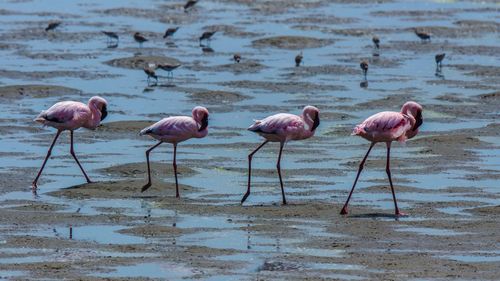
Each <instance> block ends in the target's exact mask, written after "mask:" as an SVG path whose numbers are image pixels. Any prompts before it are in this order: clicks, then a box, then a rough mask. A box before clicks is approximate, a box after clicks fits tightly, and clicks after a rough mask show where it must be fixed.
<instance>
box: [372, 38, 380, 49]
mask: <svg viewBox="0 0 500 281" xmlns="http://www.w3.org/2000/svg"><path fill="white" fill-rule="evenodd" d="M372 42H373V44H374V45H375V48H376V49H379V48H380V39H379V38H378V36H376V35H375V36H373V37H372Z"/></svg>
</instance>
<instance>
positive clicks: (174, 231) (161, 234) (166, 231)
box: [118, 225, 184, 238]
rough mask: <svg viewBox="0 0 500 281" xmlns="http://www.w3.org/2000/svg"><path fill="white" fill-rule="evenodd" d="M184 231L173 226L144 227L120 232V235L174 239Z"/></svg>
mask: <svg viewBox="0 0 500 281" xmlns="http://www.w3.org/2000/svg"><path fill="white" fill-rule="evenodd" d="M183 232H184V231H183V230H182V229H180V228H177V227H173V226H161V225H143V226H137V227H132V228H126V229H122V230H119V231H118V233H122V234H131V235H135V236H140V237H149V238H153V237H156V238H172V236H179V235H181V234H183Z"/></svg>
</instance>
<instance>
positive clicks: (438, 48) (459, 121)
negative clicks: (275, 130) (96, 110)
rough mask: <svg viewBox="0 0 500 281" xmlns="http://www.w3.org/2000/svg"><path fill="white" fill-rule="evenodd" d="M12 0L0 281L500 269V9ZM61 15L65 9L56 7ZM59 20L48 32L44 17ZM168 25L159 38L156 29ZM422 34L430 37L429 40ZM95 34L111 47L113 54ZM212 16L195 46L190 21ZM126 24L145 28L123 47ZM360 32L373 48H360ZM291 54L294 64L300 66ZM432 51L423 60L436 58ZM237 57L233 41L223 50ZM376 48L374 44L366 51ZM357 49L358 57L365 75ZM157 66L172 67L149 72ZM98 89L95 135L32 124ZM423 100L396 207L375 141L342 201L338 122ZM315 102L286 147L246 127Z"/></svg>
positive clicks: (3, 77) (128, 33)
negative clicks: (200, 110)
mask: <svg viewBox="0 0 500 281" xmlns="http://www.w3.org/2000/svg"><path fill="white" fill-rule="evenodd" d="M426 4H427V5H425V6H422V5H421V3H412V2H408V1H401V2H400V1H377V4H373V3H367V2H366V1H356V0H354V1H353V0H340V1H313V2H311V1H301V0H299V1H293V3H290V1H250V0H239V1H218V2H210V1H208V2H205V1H200V2H199V3H198V4H197V5H196V6H195V7H194V8H193V9H192V10H190V11H189V12H187V13H185V12H184V11H183V8H182V3H157V2H155V1H146V2H145V3H142V2H141V5H142V6H140V7H139V6H137V5H136V4H134V3H122V2H120V3H104V2H103V3H101V2H99V1H97V2H93V1H90V2H89V1H68V2H64V3H61V5H58V6H56V7H52V8H51V9H50V10H48V9H47V7H49V6H50V5H49V3H45V2H44V1H42V3H41V4H40V3H38V2H31V1H30V0H28V1H8V2H5V3H2V4H0V14H2V15H3V16H5V17H6V20H5V22H4V27H3V29H2V31H1V32H0V33H1V34H0V41H1V42H0V53H1V54H2V55H1V56H0V57H1V58H2V67H1V69H0V100H1V101H2V103H1V105H0V108H1V110H0V133H1V134H0V138H1V140H0V142H1V143H2V145H1V150H0V163H1V164H2V165H1V167H2V168H1V169H0V194H1V195H0V197H1V198H0V200H1V205H0V210H1V216H0V220H1V224H0V229H1V232H0V242H1V243H0V279H11V280H27V279H34V280H54V279H69V280H473V279H477V280H498V278H499V276H500V270H499V268H500V267H499V263H500V246H499V245H500V238H499V237H500V236H499V235H498V229H499V228H498V222H499V219H500V217H499V214H500V212H499V211H500V205H499V202H500V194H499V192H498V183H499V179H500V163H499V160H498V159H500V157H499V156H500V154H499V126H500V125H499V123H498V119H499V117H500V115H499V114H500V113H499V110H498V109H499V108H500V94H499V90H500V89H499V84H498V75H499V73H500V71H498V70H499V69H498V66H497V65H498V50H499V48H498V34H497V33H498V27H499V24H498V7H497V6H495V4H494V3H488V1H486V2H485V3H479V2H470V3H463V2H453V3H441V2H428V3H426ZM67 11H72V12H71V13H67ZM53 19H59V20H61V21H62V22H63V24H61V26H60V27H58V28H57V29H55V30H54V31H50V32H45V31H44V30H43V28H45V26H46V25H47V22H48V21H49V20H53ZM173 26H180V29H179V31H178V32H177V33H176V34H175V35H174V36H173V37H172V38H169V39H163V38H162V35H163V32H164V30H165V28H167V27H173ZM415 27H418V28H420V29H423V30H426V31H428V32H430V33H431V34H432V39H431V41H430V42H422V41H420V39H418V38H417V37H416V36H415V34H414V33H413V28H415ZM101 30H110V31H115V32H117V33H118V34H119V36H120V40H119V43H118V45H117V46H112V47H110V46H108V45H107V42H106V38H105V37H104V36H103V35H102V33H101ZM207 30H217V33H216V34H215V35H214V37H213V40H212V41H211V42H206V43H205V44H207V45H206V46H200V45H199V42H198V37H199V36H200V35H201V33H202V32H203V31H207ZM136 31H139V32H141V33H143V34H144V35H145V36H146V37H147V38H148V39H149V41H148V42H145V43H144V44H143V46H139V45H138V44H137V42H135V41H133V39H132V35H133V33H134V32H136ZM373 35H377V36H379V38H380V39H381V48H380V49H379V50H378V51H376V50H374V49H373V46H372V42H371V38H372V36H373ZM299 52H303V55H304V64H303V65H302V66H300V67H294V65H295V64H294V57H295V55H297V54H298V53H299ZM439 52H446V58H445V60H444V62H443V68H442V69H441V71H440V72H436V65H435V62H434V56H435V54H436V53H439ZM234 53H240V54H241V55H242V61H241V63H234V62H233V61H232V56H233V54H234ZM374 54H377V55H378V56H374ZM360 60H368V62H369V65H370V68H369V71H368V75H367V77H366V80H365V78H364V77H363V75H362V74H361V70H360V69H359V62H360ZM149 63H156V64H160V63H180V64H182V66H181V67H179V68H178V69H176V70H175V76H174V78H167V77H166V74H165V73H162V72H160V71H158V72H159V74H160V81H159V83H158V85H156V86H154V85H147V83H146V77H145V75H144V73H143V70H142V68H143V67H144V65H147V64H149ZM93 95H101V96H104V97H105V98H106V99H107V100H108V102H109V107H108V110H109V115H108V118H107V119H105V120H104V122H103V124H102V125H101V126H99V127H98V128H97V129H96V130H95V131H88V130H78V131H76V132H75V151H76V154H77V155H78V157H79V159H80V161H81V162H82V165H83V166H84V168H85V169H86V170H87V172H88V174H89V176H90V177H91V179H92V180H93V181H94V182H93V183H90V184H86V183H84V182H85V181H84V178H83V177H82V176H81V174H80V171H79V170H78V168H77V166H76V165H75V163H74V160H73V159H72V158H71V156H70V155H69V137H68V135H67V133H64V134H63V135H62V136H61V138H60V140H59V141H58V143H57V145H56V147H55V149H54V151H53V155H52V157H51V158H50V160H49V162H48V164H47V167H46V170H45V171H44V173H43V175H42V177H41V179H40V181H39V187H40V188H39V190H38V193H37V194H36V195H34V194H32V193H31V189H30V185H31V181H32V180H33V178H34V177H35V175H36V173H37V171H38V168H39V165H40V164H41V162H42V160H43V157H44V155H45V153H46V149H47V146H48V145H49V143H50V141H51V139H52V138H53V136H54V133H55V132H54V130H52V129H50V128H43V127H41V126H39V125H38V124H34V122H33V121H32V120H33V118H34V117H35V116H36V115H37V114H38V113H39V112H40V111H41V110H43V109H46V108H48V107H49V106H50V105H52V104H53V103H55V102H57V101H60V100H67V99H68V100H77V101H82V102H87V100H88V98H90V97H91V96H93ZM407 100H415V101H417V102H419V103H421V104H422V105H423V106H424V113H423V116H424V124H423V126H422V127H421V131H420V133H419V135H418V136H417V137H415V138H414V139H412V140H410V141H408V142H407V143H405V144H399V143H394V144H393V146H392V147H393V148H392V150H391V153H392V158H391V171H392V177H393V181H394V184H395V189H396V196H397V198H398V204H399V207H400V208H401V209H402V211H404V212H406V213H408V216H404V217H400V218H397V217H395V216H394V215H393V213H394V209H393V208H394V205H393V201H392V197H391V191H390V188H389V186H388V181H387V175H386V173H385V164H386V159H385V153H386V151H385V149H384V145H383V144H378V145H377V146H376V147H375V148H374V150H373V152H372V154H371V156H370V158H368V160H367V162H366V167H365V169H364V170H363V173H362V175H361V178H360V182H359V183H358V187H357V188H356V191H355V193H354V195H353V198H352V201H351V205H350V207H349V210H350V214H349V215H347V216H341V215H339V212H340V209H341V207H342V204H343V202H344V200H345V199H346V197H347V194H348V191H349V190H350V187H351V185H352V182H353V180H354V177H355V173H356V169H357V168H358V165H359V161H360V160H361V157H362V156H363V155H364V153H366V150H367V149H368V146H369V144H368V143H367V142H366V141H364V140H362V139H361V138H358V137H353V136H350V133H351V131H352V128H353V126H354V125H355V124H358V123H359V122H361V121H362V120H363V119H364V118H366V117H368V116H369V115H371V114H373V113H375V112H379V111H383V110H395V111H398V110H399V108H400V107H401V105H402V104H403V103H404V102H406V101H407ZM198 104H199V105H205V106H207V107H208V109H209V111H210V113H211V115H210V120H209V136H208V137H207V138H204V139H195V140H190V141H188V142H185V143H181V144H179V146H178V154H177V165H178V170H179V174H178V179H179V187H180V195H181V198H175V184H174V175H173V167H172V163H171V161H172V145H169V144H164V145H161V146H159V147H158V148H157V149H156V150H154V151H153V152H152V153H151V161H152V162H151V163H152V166H151V167H152V177H153V185H152V186H151V188H150V189H149V190H147V191H146V192H143V193H141V192H140V190H141V187H142V186H143V185H144V184H145V182H146V163H145V150H146V149H147V148H149V147H151V146H153V145H154V144H155V143H156V141H155V140H152V139H151V138H149V137H147V136H139V135H138V132H139V131H140V130H141V129H143V128H145V127H147V126H148V125H150V124H152V123H154V122H156V121H158V120H159V119H161V118H163V117H166V116H170V115H178V114H182V115H191V109H192V108H193V106H194V105H198ZM307 104H312V105H315V106H317V107H319V108H320V111H321V113H320V116H321V125H320V127H319V128H318V131H317V132H316V135H315V136H314V137H313V138H311V139H309V140H306V141H300V142H291V143H289V144H287V145H286V146H285V149H284V154H283V160H282V163H281V165H282V174H283V180H284V184H285V192H286V196H287V201H288V203H289V204H288V205H282V204H281V192H280V188H279V182H278V175H277V172H276V158H277V152H278V145H277V144H275V143H271V144H268V145H266V146H265V147H264V148H262V150H261V151H259V153H258V154H256V155H255V157H254V160H253V170H252V172H253V177H252V189H251V195H250V197H249V198H248V200H247V201H246V202H245V204H243V205H241V204H240V200H241V197H242V195H243V193H244V192H245V191H246V187H247V175H248V174H247V168H248V166H247V165H248V162H247V155H248V153H249V152H250V151H251V150H252V149H254V148H256V147H257V146H258V145H259V143H260V142H262V140H261V139H260V138H259V137H258V136H256V135H254V134H253V133H251V132H249V131H247V130H246V128H247V127H248V126H249V125H250V124H251V123H252V120H253V119H260V118H264V117H266V116H268V115H269V114H271V113H276V112H291V113H296V114H300V112H301V110H302V108H303V107H304V105H307Z"/></svg>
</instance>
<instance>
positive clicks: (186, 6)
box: [184, 0, 198, 13]
mask: <svg viewBox="0 0 500 281" xmlns="http://www.w3.org/2000/svg"><path fill="white" fill-rule="evenodd" d="M196 3H198V0H188V1H187V2H186V4H184V12H186V13H187V11H188V9H189V8H191V7H193V6H194V5H196Z"/></svg>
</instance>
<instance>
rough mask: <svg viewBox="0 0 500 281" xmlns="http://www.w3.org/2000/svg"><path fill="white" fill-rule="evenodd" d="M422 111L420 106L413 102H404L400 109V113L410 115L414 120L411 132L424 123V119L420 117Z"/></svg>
mask: <svg viewBox="0 0 500 281" xmlns="http://www.w3.org/2000/svg"><path fill="white" fill-rule="evenodd" d="M423 110H424V109H423V108H422V106H421V105H420V104H418V103H416V102H414V101H409V102H406V103H405V104H404V105H403V107H402V108H401V113H403V114H406V115H411V116H412V117H413V118H415V125H413V128H412V131H416V130H417V129H418V127H420V126H421V125H422V123H424V119H423V117H422V111H423Z"/></svg>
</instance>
